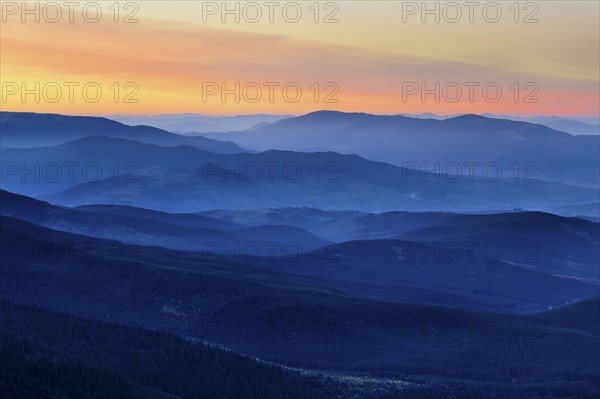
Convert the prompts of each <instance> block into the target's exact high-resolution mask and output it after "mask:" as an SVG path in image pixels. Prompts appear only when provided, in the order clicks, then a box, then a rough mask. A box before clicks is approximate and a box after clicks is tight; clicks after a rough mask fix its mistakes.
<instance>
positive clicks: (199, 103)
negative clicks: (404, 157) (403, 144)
mask: <svg viewBox="0 0 600 399" xmlns="http://www.w3.org/2000/svg"><path fill="white" fill-rule="evenodd" d="M58 3H60V4H62V2H58ZM235 3H236V2H228V4H229V6H230V7H232V8H233V7H235ZM237 3H239V6H238V7H240V8H239V9H240V14H239V15H240V22H239V23H236V22H235V21H234V18H235V15H233V14H232V15H229V16H227V15H225V17H226V18H228V19H227V20H226V21H225V23H223V22H222V20H221V18H222V16H223V15H222V14H221V12H220V11H221V10H218V11H216V12H214V13H213V14H214V15H213V14H211V15H207V14H206V13H204V14H203V7H205V9H204V11H206V10H208V9H206V7H209V5H207V4H208V2H204V5H202V4H203V3H202V2H191V1H172V2H166V1H164V2H160V1H152V2H145V3H144V2H137V3H132V2H121V3H120V7H119V8H120V13H119V17H118V18H119V22H118V23H116V22H115V21H114V17H115V15H114V9H111V7H112V4H114V2H113V1H106V2H97V3H96V4H100V8H101V10H102V16H101V18H100V20H99V22H96V23H91V22H89V21H86V20H85V19H84V18H83V15H82V7H83V5H85V4H87V2H81V6H80V7H79V8H77V9H75V10H74V14H73V18H74V21H73V22H70V21H69V15H68V10H66V9H63V10H62V11H63V14H62V18H60V20H59V21H58V22H56V23H52V22H50V21H48V19H53V18H55V16H56V14H55V10H53V9H52V8H51V7H49V6H48V8H45V7H44V6H45V4H46V3H39V4H40V5H39V6H38V7H39V8H38V10H39V17H40V21H39V22H36V21H35V17H36V15H35V13H33V14H27V15H23V12H22V11H23V10H22V9H21V2H5V1H3V2H2V25H1V31H0V33H1V39H0V45H1V48H0V50H1V57H0V72H1V76H0V78H1V84H2V87H1V89H2V93H0V107H1V108H2V110H14V111H34V112H58V113H65V114H92V115H93V114H97V115H100V114H165V113H185V112H194V113H203V114H223V115H227V114H230V115H232V114H250V113H273V114H301V113H306V112H310V111H314V110H317V109H336V110H341V111H362V112H370V113H386V114H392V113H423V112H432V113H437V114H455V113H466V112H473V113H483V112H493V113H497V114H534V115H597V114H598V111H599V106H600V100H599V87H600V86H599V58H600V54H599V52H600V49H599V48H600V41H599V35H600V33H599V12H600V11H599V5H598V2H596V1H579V2H576V1H575V2H573V1H570V2H567V1H564V2H561V1H552V2H546V3H544V2H536V3H535V4H537V5H538V6H537V8H530V6H526V5H525V4H526V3H527V2H522V3H521V4H520V7H521V8H522V9H519V15H518V16H517V15H515V10H514V9H510V8H509V7H511V5H512V4H513V3H514V2H512V1H511V2H502V1H501V2H497V3H496V4H501V12H502V18H500V19H499V20H498V22H496V23H491V22H489V21H486V19H485V18H484V17H483V13H482V11H479V12H477V11H476V12H474V14H473V15H474V21H473V22H472V23H471V22H469V21H468V20H467V16H466V15H465V14H464V13H466V12H467V11H468V10H466V9H464V8H463V9H462V10H461V11H462V12H463V18H462V19H461V20H459V21H458V22H456V23H450V22H448V21H447V20H446V18H452V15H454V14H443V12H444V11H443V10H444V9H443V7H445V6H446V5H447V4H448V3H444V2H441V3H440V6H439V7H440V14H439V15H440V22H439V23H436V22H435V21H434V20H433V18H434V17H435V15H430V16H427V18H429V19H428V20H427V21H425V23H423V22H422V21H421V14H419V12H417V13H415V14H414V15H412V14H411V15H407V14H406V13H405V14H403V11H404V12H406V11H408V10H407V9H403V7H406V4H404V5H403V4H402V2H390V1H381V2H377V1H374V2H366V1H364V2H363V1H342V2H333V4H334V5H331V3H332V2H321V3H320V4H319V15H318V20H319V22H318V23H315V21H314V18H315V14H314V8H312V9H311V8H310V7H314V6H313V4H314V2H312V1H309V2H297V4H299V5H300V9H301V11H302V16H301V17H299V20H298V22H296V23H290V22H288V21H286V20H285V18H284V17H283V14H282V12H279V13H278V12H277V11H275V12H274V14H273V16H274V22H273V23H270V22H269V21H268V20H267V15H266V12H267V11H268V10H267V9H266V8H265V7H263V6H261V4H263V2H256V3H254V4H258V5H259V7H260V9H261V10H262V11H261V12H262V13H263V14H262V19H261V20H260V21H258V22H257V23H251V22H248V21H245V20H244V17H247V18H253V15H254V14H249V13H248V12H250V11H248V12H247V13H246V14H243V11H242V9H243V7H244V6H246V5H247V3H248V2H237ZM288 3H290V2H281V3H280V5H281V7H283V6H285V5H286V4H288ZM404 3H407V2H404ZM486 3H489V2H481V4H484V5H485V4H486ZM529 3H531V2H529ZM127 4H129V5H127ZM131 4H133V5H131ZM212 4H214V5H215V7H217V8H218V7H220V4H221V2H217V3H211V5H210V7H213V5H212ZM327 4H329V5H327ZM414 4H417V6H418V5H419V4H420V2H417V3H414ZM458 4H462V3H461V2H458ZM29 7H30V8H29V9H31V10H35V4H34V3H29ZM526 7H527V8H526ZM211 10H212V11H215V9H214V8H212V9H211ZM248 10H250V9H248ZM88 11H90V10H88ZM91 11H93V8H92V10H91ZM91 11H90V12H89V13H88V14H87V16H88V18H89V17H90V15H91V16H92V17H94V13H93V12H91ZM288 11H289V10H288ZM292 11H294V8H292ZM412 11H414V9H413V10H412ZM450 11H452V10H449V11H448V13H449V12H450ZM132 12H133V13H134V14H135V15H134V18H135V19H137V20H138V22H137V23H127V24H126V23H123V22H122V20H123V18H124V17H125V16H126V15H127V14H129V13H132ZM328 14H331V15H332V18H336V19H337V20H338V22H337V23H327V24H325V23H323V22H322V20H323V19H324V18H325V16H326V15H328ZM490 14H493V13H489V14H488V15H487V16H488V17H489V15H490ZM290 15H292V16H293V13H291V12H290V13H288V15H287V16H288V18H289V16H290ZM403 15H404V18H405V20H404V21H403ZM527 15H533V17H532V18H536V19H537V20H538V22H537V23H523V21H522V20H523V19H525V18H526V16H527ZM203 17H204V19H205V20H206V22H203ZM23 18H25V22H23ZM515 18H517V19H518V20H519V22H518V23H516V22H515V21H514V19H515ZM251 82H254V83H251ZM269 82H270V83H269ZM315 82H317V83H319V85H318V87H319V89H318V90H317V86H315ZM436 82H437V83H439V90H435V88H436ZM451 82H454V83H451ZM466 82H472V84H478V86H474V89H473V92H472V96H473V97H472V99H470V98H469V88H468V86H467V84H468V83H466ZM115 83H118V85H115ZM128 83H129V85H126V84H128ZM236 83H237V84H239V90H236ZM328 83H329V85H326V84H328ZM515 83H517V85H516V86H515ZM528 83H533V84H529V85H527V84H528ZM222 84H224V85H225V87H226V88H227V89H229V90H230V91H231V90H232V91H233V92H231V93H230V94H227V95H226V96H224V97H223V96H222V95H221V94H222V90H221V87H220V86H221V85H222ZM286 84H287V85H288V86H289V87H288V91H287V95H288V97H287V101H286V96H285V93H284V92H283V90H282V88H283V86H284V85H286ZM86 85H87V86H86ZM422 85H425V88H426V89H429V90H433V92H431V93H430V94H428V95H427V96H425V97H424V98H423V97H422V89H421V88H422ZM485 85H487V88H488V90H487V92H486V93H487V95H488V100H487V101H486V97H485V95H486V93H484V92H483V87H484V86H485ZM244 86H246V90H244ZM270 86H272V87H273V89H272V92H270V90H269V87H270ZM444 86H446V91H444V90H443V88H444ZM69 87H71V88H72V90H73V91H72V93H71V94H72V97H73V98H72V99H70V98H69V94H70V93H69ZM83 87H86V92H85V93H84V92H83ZM257 87H258V88H260V90H261V93H262V96H261V97H260V99H258V97H257V95H258V92H257V91H256V89H257ZM297 87H299V88H300V89H301V90H302V94H301V96H299V97H297V98H296V94H297V91H296V88H297ZM457 87H460V88H461V90H462V92H461V93H459V92H457V91H456V88H457ZM498 87H499V88H500V89H501V90H502V95H501V96H500V97H499V98H498V99H497V101H496V102H492V100H494V98H493V97H495V96H496V89H497V88H498ZM517 87H518V89H519V93H518V94H519V95H518V98H517V99H516V100H517V101H516V102H515V94H516V89H517ZM98 88H99V89H100V90H101V93H98V92H97V89H98ZM24 89H25V90H29V94H25V95H24ZM208 89H212V90H213V91H212V92H210V93H208V92H207V90H208ZM408 89H412V90H413V92H412V93H413V94H410V95H409V94H407V90H408ZM415 89H416V90H417V91H416V92H415V91H414V90H415ZM236 92H237V96H238V97H239V98H237V99H236ZM317 92H318V99H317V98H315V94H316V93H317ZM59 93H60V94H61V96H60V97H59V96H58V94H59ZM116 94H118V97H117V98H115V95H116ZM269 94H272V96H273V97H272V98H271V99H270V98H269ZM436 94H437V95H438V97H439V98H437V99H436V98H435V97H436ZM86 95H87V101H86ZM328 95H331V97H330V98H331V99H333V100H337V101H334V102H325V101H324V100H325V98H327V96H328ZM528 95H530V96H529V97H527V96H528ZM128 96H129V97H128ZM527 98H528V99H529V100H534V102H531V101H526V99H527ZM126 99H128V100H130V101H126ZM71 100H72V101H71ZM131 100H133V101H131ZM296 100H297V101H296ZM535 100H537V101H535Z"/></svg>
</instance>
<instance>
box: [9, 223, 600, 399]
mask: <svg viewBox="0 0 600 399" xmlns="http://www.w3.org/2000/svg"><path fill="white" fill-rule="evenodd" d="M1 222H2V234H3V240H2V243H1V245H2V253H3V254H4V256H6V254H7V253H9V254H11V256H12V259H10V261H9V262H5V261H4V260H3V262H2V265H3V267H2V268H1V269H0V272H1V273H2V275H1V276H0V277H1V278H0V284H1V287H0V288H1V290H0V296H1V298H3V299H6V300H11V301H16V302H18V303H23V304H33V305H38V306H40V305H42V304H43V306H45V307H50V308H53V309H57V310H60V311H63V312H67V313H70V314H73V315H76V316H80V317H86V318H93V319H100V320H103V321H109V322H118V323H125V324H130V325H135V326H143V327H146V328H152V329H157V330H161V331H168V332H171V333H176V334H178V335H181V336H185V337H190V338H196V339H201V340H204V341H209V342H213V343H218V344H220V345H224V346H227V347H229V348H232V349H235V350H237V351H239V352H243V353H247V354H250V355H252V356H258V357H261V358H264V359H267V360H271V361H275V362H278V363H282V364H286V365H292V366H300V367H309V368H318V369H330V370H345V371H356V372H361V371H368V372H371V373H375V374H385V375H388V376H398V377H400V376H403V377H402V378H403V379H407V378H408V379H409V380H410V379H417V380H421V381H423V380H426V381H428V384H430V383H434V384H435V383H436V382H439V383H442V385H446V384H448V383H450V382H452V381H453V384H457V385H458V386H461V387H470V389H473V390H474V392H475V393H477V395H474V396H475V397H492V398H496V397H497V398H502V397H506V396H507V393H508V392H512V393H516V395H517V396H518V397H539V398H542V397H544V398H556V397H560V394H561V392H562V395H565V393H566V394H567V395H574V394H575V393H576V392H579V393H581V392H585V393H588V394H589V395H592V394H597V392H598V391H597V386H595V385H594V384H593V381H596V380H597V379H598V376H599V375H600V368H599V366H598V364H597V358H596V353H597V351H596V348H598V347H599V345H600V338H598V337H597V336H594V335H592V334H589V333H587V332H584V331H579V330H575V329H564V328H563V329H560V328H555V327H554V326H552V325H551V326H547V325H545V324H544V323H543V322H540V321H539V320H538V319H537V318H535V317H531V316H517V315H502V314H494V313H485V312H475V311H466V310H459V309H449V308H444V307H435V306H422V305H407V304H398V303H391V302H387V301H375V300H369V299H364V298H360V297H356V296H351V295H346V294H340V293H336V292H335V291H334V290H331V289H325V288H308V287H307V286H306V285H303V284H302V280H301V279H297V278H292V277H291V276H285V275H283V274H281V273H272V272H271V273H269V272H268V271H266V270H261V269H258V268H256V267H253V266H252V265H243V266H241V267H239V266H238V267H236V266H235V265H232V264H227V263H212V262H210V261H209V262H207V261H204V262H203V261H201V258H198V257H190V255H189V254H185V253H177V252H174V251H164V250H158V249H155V248H131V247H127V246H122V245H119V244H117V243H115V242H110V241H104V240H97V239H90V238H85V237H81V236H75V235H71V234H67V233H60V232H56V231H52V230H48V229H45V228H40V227H37V226H34V225H31V224H29V223H25V222H21V221H18V220H16V219H11V218H6V217H3V218H2V220H1ZM6 237H10V239H7V238H6ZM36 248H37V252H36ZM117 254H118V257H117ZM65 256H68V258H65ZM310 285H311V286H313V287H314V282H313V283H311V284H310ZM3 320H4V318H3ZM12 325H13V326H15V327H14V328H20V329H23V328H25V329H27V328H31V327H28V326H27V323H21V322H19V321H18V320H17V321H15V322H14V324H12ZM68 325H69V323H61V322H59V323H56V326H57V328H59V329H64V328H66V327H68ZM38 330H39V329H38V328H35V327H33V328H31V331H32V332H33V333H37V334H38V335H39V333H38V332H37V331H38ZM49 331H50V332H51V331H52V329H49ZM92 331H95V329H92ZM69 335H72V333H71V334H67V335H66V337H65V334H62V333H60V334H58V336H61V337H65V338H67V337H69ZM75 336H77V335H75ZM109 336H110V334H109ZM61 339H64V338H61ZM93 339H94V340H96V341H97V340H100V342H103V339H102V337H101V336H96V335H94V338H93ZM126 341H127V342H128V343H129V344H128V345H131V343H130V342H132V340H129V339H128V340H126ZM58 344H59V345H60V342H59V343H58ZM64 345H69V344H68V343H66V344H64ZM134 348H135V347H134ZM93 349H94V350H97V351H101V348H98V346H94V347H93ZM95 353H102V352H95ZM113 353H114V352H113V351H108V352H107V353H106V354H104V353H102V354H103V356H107V357H108V358H111V357H112V356H113ZM141 355H143V353H142V354H140V356H141ZM188 358H189V357H188ZM163 360H168V359H163ZM151 363H153V362H151ZM140 364H144V366H147V362H143V361H141V362H140ZM144 369H146V367H144ZM174 378H178V377H177V376H174ZM548 381H552V382H553V383H552V385H551V386H548ZM173 382H176V380H173ZM484 392H485V393H486V394H487V396H483V393H484ZM438 396H443V397H452V396H451V395H446V396H444V395H440V394H438ZM368 397H369V396H368ZM370 397H372V396H370ZM409 397H414V395H413V396H409ZM434 397H435V396H434Z"/></svg>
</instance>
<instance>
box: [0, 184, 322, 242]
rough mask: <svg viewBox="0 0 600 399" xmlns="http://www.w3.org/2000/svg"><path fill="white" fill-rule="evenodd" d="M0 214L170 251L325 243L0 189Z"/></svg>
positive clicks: (303, 235) (283, 230)
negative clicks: (63, 203)
mask: <svg viewBox="0 0 600 399" xmlns="http://www.w3.org/2000/svg"><path fill="white" fill-rule="evenodd" d="M0 214H2V215H5V216H12V217H16V218H19V219H22V220H26V221H29V222H32V223H36V224H39V225H41V226H45V227H49V228H54V229H57V230H61V231H66V232H70V233H76V234H83V235H87V236H91V237H99V238H107V239H114V240H119V241H122V242H124V243H129V244H138V245H155V246H163V247H167V248H171V249H183V250H195V251H214V250H216V249H219V248H221V247H225V248H233V247H235V246H236V245H237V246H251V245H257V246H259V248H261V250H262V249H263V248H264V246H265V245H267V244H268V243H271V242H274V241H276V242H280V243H293V244H295V245H298V246H300V247H301V248H305V249H308V248H313V247H314V246H316V245H319V244H322V243H325V240H323V239H321V238H319V237H317V236H315V235H313V234H311V233H309V232H308V231H306V230H304V229H301V228H298V227H293V226H285V225H266V224H265V225H260V226H253V227H248V226H244V225H237V224H234V223H229V222H222V221H219V220H216V219H213V218H209V217H205V216H201V215H194V214H169V213H163V212H157V211H150V210H146V209H141V208H134V207H124V206H115V205H105V206H101V205H97V206H84V207H79V208H62V207H58V206H53V205H50V204H48V203H47V202H43V201H38V200H34V199H32V198H28V197H25V196H21V195H17V194H13V193H10V192H7V191H4V190H0Z"/></svg>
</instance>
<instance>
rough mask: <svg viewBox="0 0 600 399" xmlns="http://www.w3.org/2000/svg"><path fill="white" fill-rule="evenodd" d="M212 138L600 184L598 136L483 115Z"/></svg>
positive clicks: (272, 129)
mask: <svg viewBox="0 0 600 399" xmlns="http://www.w3.org/2000/svg"><path fill="white" fill-rule="evenodd" d="M207 137H211V138H218V139H226V140H232V141H234V142H236V143H238V144H240V145H242V146H246V147H247V148H252V149H256V150H267V149H272V148H274V149H285V150H294V151H335V152H340V153H352V154H358V155H361V156H363V157H365V158H367V159H373V160H378V161H384V162H389V163H392V164H395V165H397V166H408V165H412V167H416V168H420V169H422V170H434V171H436V170H437V171H438V173H440V172H439V171H441V173H442V174H448V176H449V177H450V178H451V177H452V175H454V174H456V172H457V171H460V172H462V174H463V175H465V176H471V175H475V176H478V177H482V176H487V175H490V176H495V175H496V173H497V171H498V169H499V168H501V173H500V174H501V175H502V176H503V177H505V178H513V177H514V178H517V179H542V180H555V181H561V182H564V183H568V184H575V185H582V186H589V187H598V186H599V185H600V180H599V179H600V177H599V165H600V155H598V151H597V150H598V147H599V144H600V137H598V136H595V137H594V136H577V137H574V136H571V135H569V134H567V133H563V132H559V131H556V130H553V129H550V128H547V127H545V126H541V125H535V124H530V123H526V122H517V121H510V120H503V119H495V118H485V117H482V116H478V115H463V116H459V117H455V118H450V119H445V120H435V119H419V118H409V117H405V116H400V115H396V116H383V115H370V114H361V113H341V112H333V111H319V112H314V113H310V114H307V115H303V116H300V117H296V118H288V119H283V120H281V121H277V122H274V123H271V124H268V125H263V126H259V127H256V128H254V129H251V130H249V131H246V132H237V133H236V132H233V133H214V134H209V135H207ZM466 163H478V164H471V166H469V164H466ZM457 165H458V167H457ZM490 165H491V166H490Z"/></svg>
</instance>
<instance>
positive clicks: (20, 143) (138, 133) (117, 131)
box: [0, 112, 244, 154]
mask: <svg viewBox="0 0 600 399" xmlns="http://www.w3.org/2000/svg"><path fill="white" fill-rule="evenodd" d="M0 131H1V132H2V134H1V135H0V141H1V143H2V146H3V147H8V148H11V147H13V148H31V147H40V146H49V145H57V144H63V143H66V142H68V141H73V140H77V139H80V138H83V137H88V136H106V137H114V138H122V139H128V140H135V141H139V142H143V143H151V144H157V145H163V146H171V147H172V146H181V145H190V146H194V147H197V148H200V149H202V150H204V151H211V152H215V153H225V154H230V153H239V152H244V150H243V149H242V148H240V147H238V146H237V145H235V144H233V143H231V142H227V141H218V140H213V139H208V138H206V137H202V136H197V137H185V136H180V135H177V134H173V133H169V132H167V131H165V130H161V129H157V128H155V127H150V126H128V125H124V124H122V123H119V122H116V121H113V120H110V119H106V118H99V117H91V116H66V115H58V114H36V113H30V112H0Z"/></svg>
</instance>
